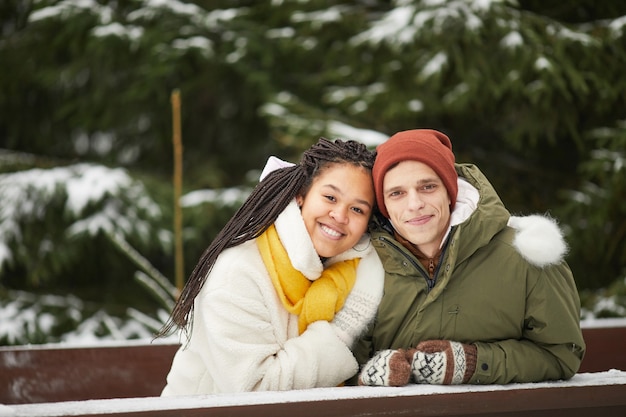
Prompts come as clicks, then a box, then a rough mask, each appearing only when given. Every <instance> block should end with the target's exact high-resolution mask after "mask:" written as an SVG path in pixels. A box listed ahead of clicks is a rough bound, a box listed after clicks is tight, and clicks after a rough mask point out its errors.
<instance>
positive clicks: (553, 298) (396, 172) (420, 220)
mask: <svg viewBox="0 0 626 417" xmlns="http://www.w3.org/2000/svg"><path fill="white" fill-rule="evenodd" d="M377 152H378V154H377V157H376V162H375V164H374V169H373V177H374V187H375V191H376V200H377V204H378V208H379V210H380V215H378V216H376V218H375V219H374V220H373V221H372V223H371V225H370V232H371V235H372V243H373V245H374V246H375V248H376V250H377V252H378V255H379V256H380V258H381V260H382V262H383V266H384V268H385V286H384V296H383V299H382V301H381V304H380V305H379V308H378V312H377V318H376V321H375V323H374V324H373V325H372V326H371V327H370V329H369V331H368V334H367V335H366V336H364V337H362V338H361V339H360V340H359V342H358V344H357V345H356V346H355V356H356V358H357V360H358V361H359V363H360V364H361V371H360V374H359V377H358V383H359V384H362V385H387V386H401V385H405V384H407V383H410V382H414V383H426V384H465V383H470V384H494V383H496V384H506V383H510V382H534V381H542V380H556V379H568V378H571V377H572V376H573V375H574V374H575V373H576V372H577V370H578V368H579V366H580V363H581V360H582V358H583V355H584V352H585V342H584V340H583V337H582V332H581V330H580V320H579V318H580V316H579V314H580V300H579V297H578V291H577V289H576V284H575V282H574V279H573V276H572V273H571V271H570V269H569V267H568V266H567V264H566V263H565V261H564V260H563V256H564V254H565V252H566V245H565V243H564V241H563V238H562V235H561V232H560V229H559V228H558V226H557V225H556V224H555V222H554V221H553V220H551V219H549V218H546V217H543V216H529V217H521V218H520V217H511V216H510V213H509V212H508V211H507V209H506V208H505V207H504V205H503V204H502V201H501V200H500V199H499V197H498V195H497V193H496V191H495V190H494V189H493V187H492V186H491V184H490V183H489V181H488V180H487V179H486V178H485V177H484V176H483V174H482V173H481V172H480V171H479V169H478V168H477V167H476V166H473V165H469V164H455V157H454V154H453V153H452V145H451V143H450V139H449V138H448V137H447V136H446V135H444V134H443V133H441V132H438V131H435V130H426V129H418V130H408V131H403V132H399V133H397V134H395V135H394V136H392V137H391V138H390V139H389V140H388V141H386V142H385V143H383V144H381V145H379V146H378V148H377Z"/></svg>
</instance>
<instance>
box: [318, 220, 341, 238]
mask: <svg viewBox="0 0 626 417" xmlns="http://www.w3.org/2000/svg"><path fill="white" fill-rule="evenodd" d="M320 228H321V229H322V231H323V232H324V233H326V234H327V235H329V236H330V237H333V238H339V237H341V236H343V233H339V232H338V231H336V230H335V229H331V228H330V227H328V226H326V225H325V224H321V223H320Z"/></svg>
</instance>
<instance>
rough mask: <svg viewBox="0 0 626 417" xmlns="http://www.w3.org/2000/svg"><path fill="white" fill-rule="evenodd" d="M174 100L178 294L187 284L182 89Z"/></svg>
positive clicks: (174, 92) (176, 90)
mask: <svg viewBox="0 0 626 417" xmlns="http://www.w3.org/2000/svg"><path fill="white" fill-rule="evenodd" d="M171 101H172V129H173V136H172V140H173V143H174V250H175V258H174V262H175V282H176V288H177V289H178V294H180V293H181V291H182V290H183V286H184V285H185V278H184V274H185V265H184V256H183V230H182V228H183V213H182V208H181V206H180V197H181V194H182V188H183V144H182V134H181V122H180V90H178V89H175V90H174V91H172V95H171Z"/></svg>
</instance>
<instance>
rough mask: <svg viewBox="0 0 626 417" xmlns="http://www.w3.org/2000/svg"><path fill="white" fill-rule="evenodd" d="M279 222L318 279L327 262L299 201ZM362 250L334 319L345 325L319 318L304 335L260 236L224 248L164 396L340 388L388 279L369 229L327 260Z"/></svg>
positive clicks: (284, 238) (296, 255)
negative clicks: (273, 276)
mask: <svg viewBox="0 0 626 417" xmlns="http://www.w3.org/2000/svg"><path fill="white" fill-rule="evenodd" d="M275 226H276V230H277V232H278V235H279V237H280V239H281V242H282V243H283V246H284V247H285V249H286V250H287V253H288V255H289V258H290V260H291V262H292V265H293V266H294V267H295V268H296V269H297V270H299V271H300V272H302V273H303V274H304V275H305V276H306V277H307V278H309V279H310V280H315V279H317V278H319V277H320V275H321V273H322V271H323V265H322V263H321V261H320V259H319V256H318V255H317V253H316V252H315V249H314V247H313V243H312V242H311V240H310V238H309V235H308V233H307V230H306V227H305V225H304V221H303V219H302V216H301V215H300V210H299V209H298V207H297V205H296V204H295V202H292V203H291V204H290V205H289V206H288V207H287V208H286V209H285V211H284V212H283V213H281V215H280V216H279V218H278V219H277V220H276V222H275ZM355 257H360V258H362V259H361V261H360V262H359V266H358V269H357V281H356V283H355V287H354V289H353V291H352V292H351V294H350V296H349V297H348V299H347V300H346V303H345V307H344V308H343V309H342V311H340V312H339V313H338V314H337V315H336V318H335V321H337V320H338V319H340V318H342V317H343V319H344V320H342V323H341V325H337V323H329V322H326V321H317V322H315V323H312V324H311V325H309V327H308V328H307V330H306V331H305V332H304V333H302V335H299V334H298V317H297V316H296V315H293V314H290V313H289V312H288V311H287V310H286V309H285V308H284V307H283V305H282V303H281V301H280V300H279V298H278V295H277V294H276V290H275V289H274V286H273V284H272V282H271V279H270V277H269V274H268V273H267V270H266V268H265V265H264V263H263V260H262V258H261V255H260V253H259V250H258V247H257V243H256V240H251V241H248V242H245V243H243V244H241V245H239V246H237V247H234V248H230V249H227V250H225V251H224V252H222V254H221V255H220V256H219V257H218V259H217V261H216V263H215V265H214V266H213V269H212V271H211V272H210V273H209V276H208V278H207V280H206V282H205V284H204V287H203V288H202V290H201V291H200V293H199V295H198V296H197V297H196V300H195V303H194V312H193V325H192V332H191V337H190V340H189V341H188V343H186V344H185V341H183V345H182V346H181V348H180V349H179V350H178V352H177V353H176V355H175V357H174V360H173V363H172V368H171V370H170V372H169V375H168V376H167V385H166V387H165V388H164V390H163V393H162V395H163V396H170V395H193V394H212V393H226V392H230V393H232V392H244V391H269V390H290V389H304V388H314V387H333V386H337V385H339V384H340V383H342V382H343V381H345V380H346V379H348V378H350V377H351V376H353V375H354V374H355V373H356V372H357V369H358V365H357V362H356V360H355V358H354V356H353V355H352V352H351V351H350V349H349V347H348V345H346V343H350V341H351V340H352V339H353V338H355V337H356V336H358V334H360V333H362V332H363V331H365V329H366V327H367V324H368V323H369V322H370V321H371V320H372V319H373V317H374V314H375V311H376V307H377V305H378V302H379V301H380V298H381V296H382V287H383V280H384V271H383V269H382V265H381V263H380V261H379V258H378V256H377V255H376V252H375V250H374V249H373V247H372V245H371V244H370V241H369V236H368V235H365V236H363V238H362V239H361V241H360V242H359V243H358V244H357V245H355V247H354V248H352V249H350V250H348V251H346V252H344V253H343V254H341V255H339V256H337V257H334V258H331V259H328V260H327V261H326V264H327V265H330V264H333V263H335V262H338V261H341V260H345V259H352V258H355ZM355 312H357V314H356V316H355V314H353V313H355ZM358 312H360V315H359V314H358ZM355 317H357V318H356V319H355ZM348 325H349V326H351V327H350V328H346V326H348ZM342 329H343V330H342ZM342 339H343V340H346V339H347V340H348V341H347V342H344V341H343V340H342Z"/></svg>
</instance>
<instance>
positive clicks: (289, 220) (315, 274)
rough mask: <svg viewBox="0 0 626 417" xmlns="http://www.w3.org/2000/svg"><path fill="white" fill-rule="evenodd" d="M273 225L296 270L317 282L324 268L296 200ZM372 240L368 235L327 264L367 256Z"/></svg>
mask: <svg viewBox="0 0 626 417" xmlns="http://www.w3.org/2000/svg"><path fill="white" fill-rule="evenodd" d="M274 225H275V226H276V231H277V232H278V236H279V238H280V241H281V242H282V243H283V246H284V248H285V250H286V251H287V255H289V260H290V261H291V264H292V265H293V267H294V268H296V269H297V270H298V271H300V272H302V274H304V276H305V277H307V279H309V280H311V281H314V280H316V279H318V278H319V277H320V275H322V272H323V270H324V265H323V264H322V261H321V260H320V258H319V256H318V254H317V252H316V251H315V247H314V246H313V242H312V241H311V238H310V237H309V233H308V232H307V230H306V226H305V224H304V220H303V219H302V214H301V213H300V208H299V207H298V205H297V203H296V201H295V199H294V200H293V201H292V202H291V203H289V205H287V207H286V208H285V210H283V212H282V213H281V214H280V215H279V216H278V218H277V219H276V221H275V222H274ZM369 239H370V237H369V235H368V234H367V233H366V234H364V235H363V236H362V237H361V239H360V240H359V242H358V243H357V244H356V245H355V246H354V247H353V248H350V249H348V250H347V251H345V252H343V253H340V254H339V255H337V256H334V257H332V258H331V259H328V260H327V261H326V265H332V264H334V263H336V262H339V261H343V260H346V259H354V258H362V257H364V256H365V255H367V254H368V253H369V251H371V250H372V245H371V244H370V240H369Z"/></svg>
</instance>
